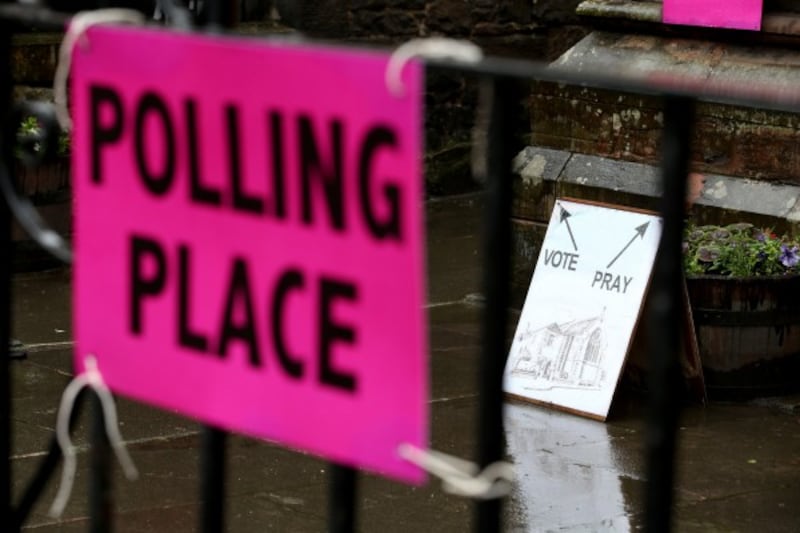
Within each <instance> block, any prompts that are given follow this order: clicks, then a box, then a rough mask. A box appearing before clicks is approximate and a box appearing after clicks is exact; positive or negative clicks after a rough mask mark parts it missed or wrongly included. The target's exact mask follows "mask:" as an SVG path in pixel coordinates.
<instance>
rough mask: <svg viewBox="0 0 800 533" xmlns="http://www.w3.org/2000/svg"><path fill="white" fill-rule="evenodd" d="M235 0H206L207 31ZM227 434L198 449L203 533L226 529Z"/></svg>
mask: <svg viewBox="0 0 800 533" xmlns="http://www.w3.org/2000/svg"><path fill="white" fill-rule="evenodd" d="M237 4H238V1H236V0H227V1H226V0H208V1H207V2H206V3H205V9H206V10H207V15H208V16H207V21H208V27H207V29H208V31H211V32H216V31H219V30H221V29H224V28H231V27H233V26H234V25H236V22H237V20H238V19H237V13H238V11H237ZM226 442H227V434H226V433H225V431H223V430H221V429H219V428H215V427H212V426H205V427H204V428H203V435H202V443H201V451H200V475H201V482H200V501H201V502H202V503H201V504H202V507H201V510H200V527H199V528H198V530H199V531H201V532H202V533H222V531H224V529H225V447H226Z"/></svg>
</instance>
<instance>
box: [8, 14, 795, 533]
mask: <svg viewBox="0 0 800 533" xmlns="http://www.w3.org/2000/svg"><path fill="white" fill-rule="evenodd" d="M104 3H105V2H104ZM112 3H113V2H112ZM172 3H175V2H172ZM205 3H206V6H207V9H208V11H207V17H208V18H207V20H208V24H209V26H208V28H207V29H209V30H213V31H224V30H225V29H226V28H229V27H230V26H232V25H233V24H234V22H235V20H236V11H235V9H233V8H231V7H230V6H235V4H236V2H232V3H228V2H224V1H223V0H215V1H206V2H205ZM68 20H69V15H68V14H63V13H56V12H53V11H51V10H49V9H46V8H44V7H36V6H30V5H22V4H17V3H13V2H9V1H4V0H0V125H1V126H2V128H1V129H0V147H1V148H0V149H1V150H2V163H3V165H2V167H0V168H5V170H6V173H9V172H10V169H11V166H12V157H13V152H12V150H13V149H12V146H13V144H14V139H15V132H14V125H13V123H12V120H11V116H12V101H11V94H12V84H13V80H12V76H11V66H10V53H11V38H12V35H13V34H14V32H15V31H16V29H17V28H19V26H20V25H23V24H24V25H34V26H36V27H39V28H44V29H63V27H64V25H65V23H66V22H67V21H68ZM426 67H427V68H429V69H445V70H450V71H457V72H459V73H461V74H466V75H471V76H475V77H477V78H479V79H480V81H481V83H482V84H484V86H485V87H486V88H487V89H488V92H487V94H488V95H489V102H490V104H489V123H488V128H487V138H486V154H487V174H488V176H487V177H488V180H487V206H488V207H487V210H486V215H485V216H486V218H485V222H484V225H485V235H486V242H485V243H484V246H485V257H486V260H485V261H486V262H485V264H484V270H483V272H484V279H483V284H484V291H485V296H486V305H485V307H484V309H483V322H482V328H483V330H482V338H483V345H482V355H481V369H480V373H479V375H480V376H481V381H480V385H479V391H480V396H479V413H478V420H479V428H478V431H479V438H478V446H479V449H478V462H479V463H480V464H481V465H482V466H485V465H488V464H490V463H492V462H494V461H497V460H500V459H502V458H503V456H504V437H503V435H504V433H503V430H502V427H503V426H502V424H503V422H502V405H503V393H502V374H503V366H504V357H502V356H501V354H504V353H505V351H506V331H507V326H508V315H507V309H508V306H509V291H510V270H511V268H510V267H511V264H510V262H511V223H510V220H511V198H512V181H513V180H512V175H511V165H510V162H511V160H512V158H513V156H514V154H515V150H514V147H515V144H514V139H515V132H514V125H515V124H516V123H517V120H516V117H517V116H518V113H519V112H520V111H519V109H518V107H517V103H518V102H519V100H520V96H521V94H522V93H521V90H522V89H523V88H524V87H525V82H528V81H531V80H537V81H550V82H559V83H566V84H571V85H578V86H585V87H594V88H602V89H611V90H619V91H625V92H634V93H641V94H649V95H658V96H661V97H663V102H664V110H665V111H664V117H665V121H664V135H663V152H662V161H663V162H662V174H661V175H662V180H661V182H662V206H661V215H662V217H663V221H664V230H663V233H662V240H661V246H660V249H659V252H658V256H657V261H656V265H655V268H654V274H653V280H652V283H651V289H650V290H651V295H652V302H653V305H652V306H651V310H650V317H649V320H650V323H649V327H648V331H649V336H650V357H651V359H650V365H649V368H650V378H651V379H650V387H649V390H650V392H649V394H650V396H649V410H648V418H647V439H646V464H647V479H648V480H649V481H648V483H647V494H646V500H645V501H646V522H645V523H646V526H647V528H646V529H647V530H648V531H652V532H658V531H670V530H671V513H672V504H673V500H672V495H673V491H674V489H673V484H674V479H673V478H674V476H673V473H674V456H675V449H676V430H677V424H678V415H679V409H680V399H679V398H678V397H677V394H678V391H679V390H680V387H678V386H676V380H677V379H679V378H680V376H679V372H680V370H679V364H678V359H677V357H678V353H679V351H680V350H679V347H680V336H681V317H680V315H679V313H680V308H681V294H682V290H681V274H680V272H681V270H680V269H681V263H680V257H681V249H680V242H681V233H682V229H683V220H684V216H685V212H684V198H685V191H686V178H687V173H688V166H689V156H690V139H691V129H692V125H693V120H694V114H693V109H694V104H695V102H696V101H697V100H699V99H705V98H713V99H714V100H715V101H717V102H723V103H733V104H738V105H744V106H752V107H759V108H762V109H773V110H784V111H798V110H800V91H797V92H794V93H791V92H788V91H785V90H778V89H775V88H773V87H770V86H769V85H763V86H759V85H754V84H749V85H747V86H741V85H737V86H733V85H727V84H722V83H714V82H709V81H708V80H695V79H690V78H682V77H661V78H653V77H650V78H647V77H635V76H622V75H617V74H615V73H608V72H580V73H578V72H573V71H569V70H564V69H559V68H550V67H548V66H547V65H546V64H543V63H536V62H530V61H522V60H511V59H500V58H488V59H485V60H483V61H481V62H479V63H476V64H470V65H465V64H460V63H458V62H456V61H452V60H444V59H437V60H429V61H426ZM2 179H10V176H8V175H6V176H2ZM11 222H12V214H11V211H10V209H9V206H8V204H7V203H6V202H0V257H2V258H3V260H2V261H0V458H2V460H0V524H3V525H4V527H2V529H3V530H4V531H17V530H19V528H20V527H21V526H22V524H23V523H24V521H25V519H26V518H27V516H28V514H29V512H30V510H31V508H32V506H33V504H34V503H35V501H36V500H37V499H38V498H39V496H40V495H41V492H42V490H43V488H44V485H45V483H46V482H47V480H48V478H49V477H51V476H52V474H53V472H54V470H55V468H56V467H57V464H58V461H59V457H60V451H59V449H58V447H57V446H56V444H55V441H54V442H53V443H52V444H51V446H50V449H49V452H48V454H47V455H46V457H45V458H44V459H43V460H42V463H41V465H40V467H39V470H38V472H37V473H36V475H35V476H34V478H33V480H32V481H31V483H30V485H29V486H28V488H27V489H26V491H25V492H24V493H23V496H22V497H21V499H20V501H19V503H18V504H16V505H13V504H12V498H11V462H10V440H11V425H10V412H11V404H10V398H11V392H10V391H11V382H10V378H9V364H10V363H9V361H10V358H9V356H8V346H9V332H10V324H11V318H12V317H11V309H12V306H11V290H10V287H11V277H12V270H11V269H12V266H11V265H12V261H11V257H12V253H13V249H12V241H11ZM88 394H90V395H91V396H92V397H94V395H93V394H91V393H88ZM91 403H92V409H91V415H92V419H93V420H94V422H93V424H92V425H93V429H92V439H91V440H92V451H91V455H92V460H91V472H92V474H91V478H92V481H91V483H90V487H91V488H90V492H91V494H90V530H91V531H97V532H108V531H111V529H112V528H111V507H112V505H111V503H112V501H111V498H112V487H111V482H110V474H109V472H110V470H111V468H110V466H111V465H110V450H109V445H108V443H107V441H106V437H105V431H104V428H103V426H102V424H103V421H102V416H101V414H100V412H99V407H98V406H97V405H96V403H97V402H95V401H92V402H91ZM225 444H226V434H225V432H223V431H221V430H219V429H216V428H212V427H207V428H205V430H204V433H203V438H202V456H201V464H200V471H201V478H202V481H201V488H200V499H201V502H202V511H201V513H200V525H199V528H198V529H199V530H200V531H203V532H207V533H212V532H219V531H223V530H224V525H225V516H224V501H225V498H224V494H225ZM329 472H330V493H329V518H328V520H329V521H328V524H329V530H330V531H334V532H349V531H354V530H355V525H356V520H357V513H356V509H357V498H356V493H357V474H356V472H355V471H354V470H353V469H351V468H349V467H344V466H340V465H332V467H331V468H329ZM501 506H502V502H501V500H489V501H484V502H479V503H476V513H477V514H476V518H475V529H476V530H477V531H481V532H494V531H499V530H500V529H501V514H502V513H501V511H502V507H501ZM432 528H435V526H432Z"/></svg>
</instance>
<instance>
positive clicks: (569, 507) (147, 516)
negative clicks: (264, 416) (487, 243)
mask: <svg viewBox="0 0 800 533" xmlns="http://www.w3.org/2000/svg"><path fill="white" fill-rule="evenodd" d="M480 208H481V202H480V198H479V197H467V198H460V199H455V200H447V201H437V202H431V203H429V205H428V228H429V235H428V244H429V251H428V256H429V257H428V260H429V271H430V280H429V302H430V303H429V308H428V310H427V312H428V317H429V322H430V354H431V400H430V414H431V446H432V447H433V448H434V449H437V450H441V451H444V452H447V453H451V454H453V455H456V456H459V457H465V458H471V457H474V454H475V442H476V439H475V436H476V435H475V434H476V427H475V420H476V415H477V394H476V390H477V383H478V379H479V376H478V371H477V355H478V352H479V326H478V318H479V313H480V305H479V302H480V298H478V297H476V296H475V295H476V293H478V292H479V290H480V287H479V286H478V281H477V280H478V279H479V277H480V276H479V272H480V270H479V269H480V262H479V261H480V254H479V246H480V240H479V229H478V221H479V220H480V213H479V211H480ZM15 295H16V311H15V313H16V314H15V324H14V328H15V336H17V337H19V338H21V339H22V340H23V341H25V342H26V343H29V344H31V345H32V347H33V350H32V352H31V354H30V356H29V357H28V359H27V360H25V361H22V362H15V363H14V364H13V367H12V370H13V398H14V412H13V430H14V433H13V469H14V486H13V490H14V492H15V494H16V495H17V497H18V496H19V494H20V492H21V490H22V488H23V486H24V484H25V482H26V480H28V479H29V478H30V475H31V473H32V472H33V469H34V468H35V466H36V465H37V464H38V462H39V461H40V460H41V458H42V456H43V453H44V450H45V449H46V446H47V444H48V442H49V438H50V435H51V434H52V429H53V424H54V421H55V408H56V406H57V403H58V399H59V395H60V394H61V391H62V390H63V388H64V386H65V385H66V383H67V382H68V380H69V377H70V375H71V365H70V356H71V350H70V344H69V339H70V331H71V329H70V317H69V278H68V276H67V275H65V274H64V273H63V272H53V273H46V274H36V275H25V276H20V277H19V278H18V279H17V280H16V282H15ZM498 356H500V357H503V356H504V354H499V355H498ZM119 405H120V425H121V429H122V433H123V435H124V436H125V439H126V441H127V442H128V446H129V448H130V450H131V454H132V456H133V459H134V461H135V462H136V463H137V465H138V467H139V469H140V471H141V478H140V479H139V480H138V481H136V482H134V483H131V482H128V481H125V480H124V479H123V478H122V476H121V475H120V474H119V472H118V468H117V467H115V469H116V476H115V482H114V483H115V492H114V507H115V515H116V529H115V530H116V531H120V532H123V533H125V532H140V531H147V532H148V533H161V532H164V533H179V532H184V531H196V530H197V514H198V506H199V503H198V494H199V484H198V479H199V475H198V465H199V459H198V455H199V454H198V450H199V444H200V439H199V428H198V426H197V424H195V423H194V422H192V421H190V420H186V419H183V418H181V417H178V416H174V415H172V414H170V413H166V412H163V411H158V410H155V409H151V408H149V407H146V406H143V405H140V404H136V403H134V402H130V401H126V400H124V399H122V400H120V402H119ZM642 412H643V409H642V399H641V397H639V396H637V395H636V394H633V393H627V394H621V395H618V397H616V398H615V401H614V404H613V406H612V411H611V414H610V417H609V420H608V422H606V423H602V422H596V421H593V420H587V419H583V418H580V417H576V416H574V415H570V414H565V413H559V412H556V411H552V410H549V409H545V408H543V407H538V406H534V405H529V404H525V403H509V404H507V407H506V435H505V437H506V441H507V446H508V448H507V449H508V456H509V460H511V461H512V462H513V464H514V466H515V470H516V473H517V476H518V478H517V481H516V483H515V486H514V489H513V492H512V494H511V496H510V497H509V498H508V499H507V505H506V506H505V529H506V530H507V531H515V532H516V531H518V532H543V531H577V532H589V531H621V532H625V531H635V530H637V529H639V528H640V526H641V524H642V514H643V497H642V495H643V490H644V485H645V481H644V479H645V472H644V467H643V460H642V457H643V433H642V428H643V414H642ZM799 415H800V398H798V397H784V398H780V399H771V400H761V401H756V402H749V403H743V404H733V403H731V404H720V403H716V404H711V405H709V406H707V407H705V408H703V407H697V406H691V407H687V408H686V409H685V410H684V412H683V417H682V421H681V431H680V448H679V456H678V459H677V465H678V484H677V486H676V508H675V528H674V529H675V531H681V532H684V531H686V532H698V533H699V532H717V531H726V532H728V531H738V532H750V531H753V532H761V531H769V532H784V531H785V532H796V531H800V515H798V514H797V512H796V510H797V509H799V508H800V482H798V481H799V480H800V416H799ZM86 426H87V424H86V423H85V422H82V423H81V424H79V427H78V428H77V429H76V432H75V437H76V438H75V440H76V442H77V443H78V445H79V446H81V450H82V451H81V453H79V456H78V465H79V468H78V475H77V480H76V485H75V487H76V490H75V492H74V494H73V496H72V499H71V501H70V505H69V507H68V508H67V511H66V513H65V515H64V517H63V518H62V519H61V520H55V519H52V518H50V517H48V516H47V515H46V509H47V507H48V506H49V504H50V502H51V501H52V498H53V495H54V492H55V487H54V486H53V485H54V484H55V483H51V486H50V487H48V490H47V491H46V493H45V496H44V498H43V500H42V501H41V502H39V504H38V505H37V506H36V508H35V509H34V514H33V515H32V516H31V519H30V520H29V521H28V524H27V526H28V528H29V530H31V531H36V532H41V533H51V532H67V533H73V532H75V533H77V532H84V531H87V530H88V527H87V526H88V520H87V493H86V483H87V481H86V474H87V463H88V460H87V459H88V457H87V454H86V453H85V450H86V435H87V431H86ZM327 468H328V465H327V464H326V463H325V462H324V461H321V460H319V459H316V458H314V457H310V456H308V455H304V454H300V453H295V452H292V451H289V450H286V449H283V448H280V447H278V446H274V445H271V444H268V443H262V442H257V441H254V440H252V439H247V438H242V437H234V438H232V439H231V441H230V444H229V448H228V476H227V488H226V489H227V490H226V495H227V496H226V497H227V500H226V510H227V531H231V532H263V531H292V532H293V531H303V532H305V531H324V530H325V529H326V501H327V499H326V498H327V493H326V490H327ZM360 480H361V482H360V485H359V531H366V532H371V531H380V532H381V533H393V532H398V533H400V532H403V533H406V532H417V531H419V532H427V531H435V532H462V531H468V530H469V528H470V524H471V521H472V508H471V506H470V504H469V502H467V501H465V500H463V499H461V498H457V497H454V496H450V495H447V494H445V493H443V492H442V490H441V487H440V485H439V484H438V482H436V481H431V482H429V483H428V484H427V485H426V486H424V487H419V488H414V487H406V486H402V485H398V484H396V483H393V482H390V481H387V480H384V479H381V478H378V477H377V476H372V475H363V476H361V477H360Z"/></svg>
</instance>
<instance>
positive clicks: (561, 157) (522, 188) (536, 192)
mask: <svg viewBox="0 0 800 533" xmlns="http://www.w3.org/2000/svg"><path fill="white" fill-rule="evenodd" d="M570 156H571V154H570V153H569V152H565V151H561V150H550V149H547V148H539V147H534V146H528V147H526V148H525V149H524V150H523V151H522V152H520V153H519V154H518V155H517V157H516V159H515V160H514V203H513V206H512V216H513V217H515V218H517V219H521V220H528V221H534V222H547V221H548V220H549V219H550V213H551V212H552V211H553V204H554V203H555V196H556V180H558V177H559V176H560V175H561V172H562V171H563V169H564V167H565V166H566V164H567V161H568V160H569V158H570Z"/></svg>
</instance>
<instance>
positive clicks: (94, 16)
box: [53, 8, 145, 131]
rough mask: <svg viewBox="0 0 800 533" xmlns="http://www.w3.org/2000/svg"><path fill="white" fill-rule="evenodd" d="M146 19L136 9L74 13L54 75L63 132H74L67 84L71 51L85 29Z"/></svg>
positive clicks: (138, 22) (54, 89)
mask: <svg viewBox="0 0 800 533" xmlns="http://www.w3.org/2000/svg"><path fill="white" fill-rule="evenodd" d="M144 22H145V17H144V15H143V14H142V13H140V12H138V11H136V10H134V9H118V8H112V9H96V10H94V11H80V12H78V13H75V15H73V16H72V19H71V20H70V23H69V27H68V28H67V33H66V34H65V35H64V40H62V41H61V48H59V50H58V65H56V72H55V75H54V76H53V95H54V100H55V106H56V117H57V118H58V123H59V124H60V125H61V129H63V130H64V131H69V130H70V129H72V119H70V117H69V107H68V104H67V81H68V79H69V71H70V66H71V64H72V50H73V48H75V45H76V44H77V43H78V41H79V40H80V39H81V38H82V37H83V36H84V34H85V33H86V30H88V29H89V28H91V27H92V26H96V25H97V24H112V23H129V24H144Z"/></svg>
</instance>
